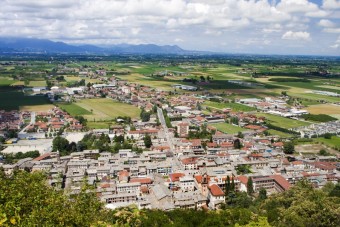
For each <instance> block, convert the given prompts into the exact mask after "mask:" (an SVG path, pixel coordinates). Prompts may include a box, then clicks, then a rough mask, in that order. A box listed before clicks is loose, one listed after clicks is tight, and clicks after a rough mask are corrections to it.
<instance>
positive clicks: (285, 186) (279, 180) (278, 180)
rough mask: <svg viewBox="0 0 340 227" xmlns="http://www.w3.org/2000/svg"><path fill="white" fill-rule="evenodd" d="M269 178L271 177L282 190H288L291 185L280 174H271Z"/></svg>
mask: <svg viewBox="0 0 340 227" xmlns="http://www.w3.org/2000/svg"><path fill="white" fill-rule="evenodd" d="M270 178H273V179H274V181H275V182H276V183H277V184H279V185H280V186H281V187H282V188H283V189H284V190H288V189H289V188H290V187H291V185H290V183H289V182H288V181H287V180H286V179H285V178H283V176H281V175H272V176H270Z"/></svg>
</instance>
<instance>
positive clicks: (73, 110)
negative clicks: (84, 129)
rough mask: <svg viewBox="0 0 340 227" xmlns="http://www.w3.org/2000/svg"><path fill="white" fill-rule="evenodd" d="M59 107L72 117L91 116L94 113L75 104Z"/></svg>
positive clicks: (60, 105)
mask: <svg viewBox="0 0 340 227" xmlns="http://www.w3.org/2000/svg"><path fill="white" fill-rule="evenodd" d="M58 106H59V107H60V108H61V109H63V110H65V111H66V112H67V113H69V114H71V115H72V116H77V115H91V114H92V113H91V112H90V111H88V110H86V109H84V108H82V107H80V106H78V105H76V104H74V103H72V104H58Z"/></svg>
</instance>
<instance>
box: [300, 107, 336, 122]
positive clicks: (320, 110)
mask: <svg viewBox="0 0 340 227" xmlns="http://www.w3.org/2000/svg"><path fill="white" fill-rule="evenodd" d="M306 110H308V111H309V112H310V113H311V114H328V115H331V116H333V117H335V118H338V119H340V105H335V104H319V105H312V106H309V107H308V108H307V109H306Z"/></svg>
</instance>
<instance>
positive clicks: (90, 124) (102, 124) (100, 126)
mask: <svg viewBox="0 0 340 227" xmlns="http://www.w3.org/2000/svg"><path fill="white" fill-rule="evenodd" d="M114 124H115V123H113V122H108V121H95V122H94V121H88V122H87V127H88V128H91V129H105V128H109V126H110V125H114Z"/></svg>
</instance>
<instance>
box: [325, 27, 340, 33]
mask: <svg viewBox="0 0 340 227" xmlns="http://www.w3.org/2000/svg"><path fill="white" fill-rule="evenodd" d="M323 31H324V32H327V33H340V28H325V29H324V30H323Z"/></svg>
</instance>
